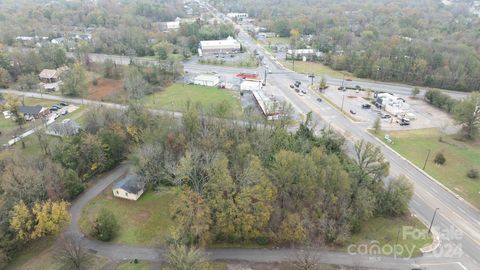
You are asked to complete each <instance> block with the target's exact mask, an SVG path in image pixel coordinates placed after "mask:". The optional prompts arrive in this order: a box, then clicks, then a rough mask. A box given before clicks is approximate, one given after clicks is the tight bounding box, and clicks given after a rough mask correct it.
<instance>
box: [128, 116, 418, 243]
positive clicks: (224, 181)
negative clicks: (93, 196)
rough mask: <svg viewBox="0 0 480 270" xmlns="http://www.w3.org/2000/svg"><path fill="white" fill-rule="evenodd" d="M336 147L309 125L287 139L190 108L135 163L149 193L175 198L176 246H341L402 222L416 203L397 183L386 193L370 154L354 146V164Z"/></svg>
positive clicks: (377, 161)
mask: <svg viewBox="0 0 480 270" xmlns="http://www.w3.org/2000/svg"><path fill="white" fill-rule="evenodd" d="M343 145H344V140H343V138H342V137H341V136H339V135H338V134H336V133H335V132H333V131H331V130H323V132H322V134H321V135H320V136H317V135H315V134H314V128H313V126H312V124H311V122H310V119H307V121H306V122H305V123H303V124H302V125H301V126H300V127H299V129H298V131H297V132H295V133H293V134H290V133H289V132H288V131H287V128H286V126H281V125H274V126H269V125H266V126H262V127H259V126H258V125H248V124H232V123H228V122H226V121H225V120H215V119H212V118H208V117H205V116H204V114H203V113H202V111H201V110H199V109H198V108H197V107H195V106H192V107H189V109H188V110H187V112H186V113H185V114H184V116H183V118H182V125H177V124H175V125H174V126H168V127H167V126H165V125H163V128H162V131H159V132H158V133H157V134H156V136H154V137H151V138H150V139H149V140H148V141H145V143H144V145H143V146H141V147H140V148H139V149H138V150H137V152H136V155H135V156H136V160H137V173H138V174H139V175H140V176H142V178H143V179H144V180H145V182H146V183H147V186H148V187H149V188H152V189H158V188H160V187H162V186H176V187H178V188H179V189H180V191H179V195H178V198H177V200H176V201H175V202H174V204H173V207H172V218H173V219H174V220H175V221H176V222H177V223H178V227H177V228H176V234H177V235H180V236H181V237H180V239H181V241H182V242H183V243H186V244H189V245H196V244H207V243H212V242H242V243H245V242H256V243H259V244H267V243H281V244H294V243H297V244H298V243H305V242H306V241H313V242H315V243H328V244H341V243H343V242H345V241H346V239H348V237H350V235H351V234H352V233H355V232H357V231H358V230H359V229H360V228H361V227H362V226H363V223H364V222H366V221H368V220H369V219H370V218H372V217H374V216H378V215H385V216H399V215H403V214H405V213H407V212H408V202H409V200H410V198H411V196H412V194H413V193H412V192H413V189H412V185H411V183H409V181H408V180H407V179H405V178H404V177H400V178H398V179H395V180H393V181H392V182H390V184H389V185H387V186H384V184H383V181H382V180H383V179H384V178H385V177H386V176H388V171H389V170H388V168H389V164H388V162H387V161H385V159H384V157H383V156H382V154H381V152H380V150H379V149H378V148H377V147H374V146H373V145H371V144H369V143H366V142H363V141H360V142H358V143H357V144H356V153H357V156H356V157H355V158H354V159H351V158H349V157H348V156H346V154H345V153H344V151H343Z"/></svg>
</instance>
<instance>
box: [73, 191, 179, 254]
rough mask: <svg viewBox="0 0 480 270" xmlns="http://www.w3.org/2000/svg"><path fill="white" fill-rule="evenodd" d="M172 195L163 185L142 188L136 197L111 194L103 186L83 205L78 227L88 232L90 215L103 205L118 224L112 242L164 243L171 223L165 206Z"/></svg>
mask: <svg viewBox="0 0 480 270" xmlns="http://www.w3.org/2000/svg"><path fill="white" fill-rule="evenodd" d="M174 196H175V192H174V190H170V189H165V190H163V191H159V192H153V191H150V192H146V193H145V194H143V196H142V197H140V199H139V200H138V201H129V200H125V199H120V198H116V197H113V194H112V189H111V188H107V189H105V190H104V192H103V193H102V194H101V195H99V196H98V197H96V198H95V199H93V200H92V201H91V202H89V203H88V205H87V206H86V207H85V208H84V209H83V211H82V217H81V220H80V227H81V228H82V230H83V231H84V232H86V233H88V231H89V229H90V221H91V219H92V218H94V217H95V216H96V213H98V211H99V210H100V209H102V208H106V209H109V210H110V211H112V212H113V214H114V215H115V217H116V219H117V223H118V224H119V226H120V229H119V232H118V234H117V236H116V237H115V238H114V239H113V241H112V242H114V243H120V244H133V245H145V246H149V247H154V246H158V245H164V244H165V241H166V239H167V237H168V234H169V229H170V228H171V227H172V226H174V222H173V221H172V220H171V219H170V209H169V208H170V205H171V202H172V200H173V198H174Z"/></svg>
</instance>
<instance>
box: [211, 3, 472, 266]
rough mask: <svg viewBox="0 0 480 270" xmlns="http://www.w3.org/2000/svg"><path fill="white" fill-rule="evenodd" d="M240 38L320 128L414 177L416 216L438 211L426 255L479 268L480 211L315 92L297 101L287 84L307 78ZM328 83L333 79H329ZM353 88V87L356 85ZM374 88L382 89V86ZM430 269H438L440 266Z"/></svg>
mask: <svg viewBox="0 0 480 270" xmlns="http://www.w3.org/2000/svg"><path fill="white" fill-rule="evenodd" d="M211 9H212V12H214V13H217V14H218V11H216V10H215V9H213V8H212V7H211ZM238 38H239V40H240V42H241V43H242V45H243V46H245V47H247V48H248V49H250V50H252V51H253V50H255V49H256V50H257V51H259V52H260V53H261V55H264V59H265V60H266V62H267V65H268V66H269V68H270V69H271V70H272V72H273V74H270V75H268V77H269V78H268V82H269V83H271V84H273V85H274V86H276V87H277V88H278V94H279V95H282V96H284V97H285V98H286V99H287V100H288V101H289V102H290V103H291V104H292V105H293V106H294V108H296V109H297V110H298V111H299V112H300V113H303V114H306V113H308V112H310V111H311V112H313V115H314V117H315V120H317V121H318V123H320V126H324V125H331V126H333V127H335V128H336V129H337V130H340V131H341V132H342V133H343V134H344V135H345V136H346V137H347V141H348V142H350V143H351V142H353V141H355V140H365V141H368V142H371V143H373V144H375V145H377V146H379V147H380V148H381V150H382V152H383V154H384V156H385V158H386V159H387V160H388V161H389V162H390V166H391V167H390V171H391V176H397V175H401V174H402V175H405V176H407V177H408V178H410V179H411V180H412V182H413V183H414V187H415V194H414V196H413V199H412V201H411V203H410V208H411V211H412V213H414V214H415V215H416V216H417V217H418V218H419V219H420V220H422V221H423V222H424V223H426V224H429V223H430V221H431V219H432V216H433V214H434V212H435V209H436V208H439V211H438V213H437V216H436V219H435V223H434V229H435V230H436V231H437V232H439V233H440V234H441V235H442V237H441V244H440V246H439V248H438V249H437V250H436V251H435V252H434V253H433V254H428V256H431V257H436V258H443V259H446V260H448V261H451V262H458V263H459V266H460V267H462V268H463V269H472V270H473V269H480V262H479V260H480V211H479V210H478V209H476V208H474V207H472V206H471V205H470V204H468V203H467V202H465V201H463V199H461V198H459V197H458V196H456V195H455V194H453V193H452V192H450V191H449V190H447V189H446V188H444V187H443V186H442V185H440V184H439V183H438V182H436V181H434V180H433V179H432V178H430V177H429V176H427V175H426V174H425V173H424V172H423V171H421V170H419V169H418V168H417V167H415V166H414V165H413V164H411V163H410V162H408V161H407V160H405V159H404V158H403V157H401V156H399V155H397V154H396V153H395V152H394V151H393V150H391V149H390V148H388V147H386V146H385V145H383V144H382V143H380V142H379V141H378V140H376V139H375V138H374V137H373V136H372V135H371V134H370V133H368V131H367V130H366V126H365V124H357V123H354V122H351V121H350V120H349V119H348V118H347V117H345V116H344V115H343V114H342V113H341V112H339V111H338V110H336V109H333V108H332V107H331V106H330V105H329V104H328V103H326V102H321V103H319V102H318V101H316V98H317V96H316V94H315V93H313V92H311V91H310V92H309V93H308V94H307V95H305V96H299V95H298V94H297V93H295V92H294V91H293V90H292V89H290V88H289V85H290V84H292V83H293V82H294V81H295V80H300V81H301V82H302V85H303V87H305V85H308V84H309V83H310V80H309V78H308V77H307V76H305V75H299V74H297V73H294V72H290V71H288V70H286V69H284V68H283V67H282V66H281V65H280V64H279V63H278V62H277V61H276V60H275V59H274V58H273V57H271V56H270V55H269V54H268V53H267V52H266V51H265V50H263V48H261V47H260V46H258V44H257V43H256V42H255V41H254V40H253V39H252V38H251V37H250V36H249V35H248V34H247V33H246V32H245V31H243V30H241V31H240V33H239V35H238ZM330 80H332V79H331V78H330ZM329 83H330V82H329ZM337 83H338V81H337ZM351 83H353V84H355V83H356V82H351ZM358 84H360V85H362V86H364V87H368V86H366V85H365V82H363V81H362V82H358ZM373 84H374V85H381V87H385V89H386V90H387V91H391V90H395V91H400V92H404V93H407V94H408V93H410V90H411V86H403V85H396V84H383V83H382V84H377V83H373ZM374 88H375V89H377V90H381V88H378V87H374ZM450 94H453V95H455V97H457V98H458V97H462V96H464V95H465V94H464V93H461V92H450ZM350 147H351V146H350ZM454 250H456V251H458V252H454ZM432 267H433V269H437V268H438V267H439V266H432ZM432 267H430V269H432Z"/></svg>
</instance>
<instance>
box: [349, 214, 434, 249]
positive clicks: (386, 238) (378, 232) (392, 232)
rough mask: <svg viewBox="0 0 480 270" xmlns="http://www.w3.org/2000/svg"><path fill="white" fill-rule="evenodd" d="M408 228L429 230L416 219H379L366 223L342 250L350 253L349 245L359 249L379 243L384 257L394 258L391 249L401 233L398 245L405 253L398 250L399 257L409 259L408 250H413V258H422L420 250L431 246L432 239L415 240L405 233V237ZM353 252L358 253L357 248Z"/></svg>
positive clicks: (428, 237) (429, 237)
mask: <svg viewBox="0 0 480 270" xmlns="http://www.w3.org/2000/svg"><path fill="white" fill-rule="evenodd" d="M407 227H412V228H413V229H418V230H421V231H422V232H425V231H426V230H427V228H426V227H425V225H424V224H423V223H421V222H420V221H419V220H418V219H417V218H414V217H401V218H388V219H387V218H382V217H377V218H373V219H371V220H369V221H367V222H365V223H364V224H363V225H362V230H361V231H360V232H359V233H357V234H354V235H352V236H351V237H350V239H349V241H348V243H346V245H345V246H344V248H342V250H343V251H348V247H349V245H352V244H354V245H355V247H359V246H360V245H362V244H366V245H368V246H369V247H372V246H373V245H375V243H376V242H373V241H378V243H377V244H378V246H380V247H381V248H382V247H383V250H384V253H385V254H384V255H391V256H393V254H394V253H390V250H389V247H390V246H392V247H393V246H394V245H395V244H396V240H397V235H398V232H399V231H400V235H399V239H398V245H401V246H402V247H403V252H401V251H402V250H401V249H402V248H398V249H397V256H399V257H407V256H408V251H407V250H413V253H412V255H413V257H417V256H420V255H421V252H420V249H421V248H422V247H424V246H426V245H429V244H431V243H432V238H431V236H427V237H424V238H420V239H413V237H410V235H409V234H408V233H405V237H404V234H403V228H405V231H406V232H408V231H409V230H410V229H406V228H407ZM351 250H354V251H357V249H355V248H351ZM360 251H361V249H360Z"/></svg>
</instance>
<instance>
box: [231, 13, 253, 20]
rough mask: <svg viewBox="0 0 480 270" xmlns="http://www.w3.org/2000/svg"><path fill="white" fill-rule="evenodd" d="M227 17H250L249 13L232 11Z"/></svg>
mask: <svg viewBox="0 0 480 270" xmlns="http://www.w3.org/2000/svg"><path fill="white" fill-rule="evenodd" d="M227 17H228V18H230V19H232V20H243V19H246V18H248V13H237V12H232V13H227Z"/></svg>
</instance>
